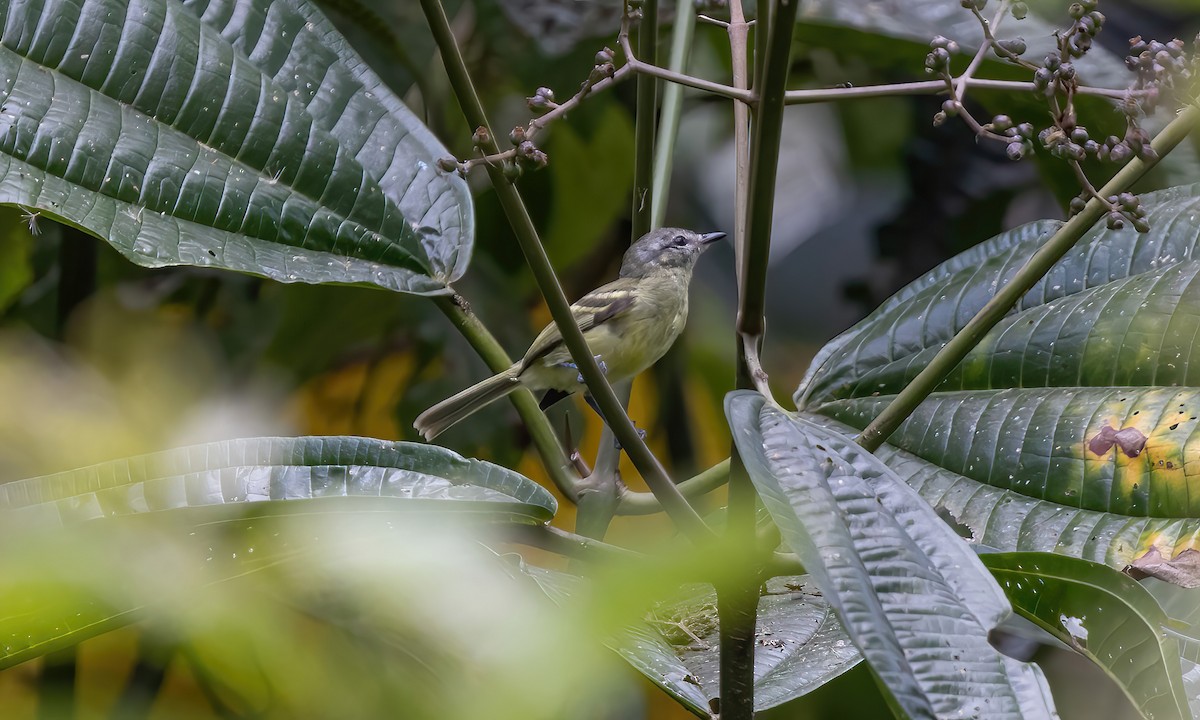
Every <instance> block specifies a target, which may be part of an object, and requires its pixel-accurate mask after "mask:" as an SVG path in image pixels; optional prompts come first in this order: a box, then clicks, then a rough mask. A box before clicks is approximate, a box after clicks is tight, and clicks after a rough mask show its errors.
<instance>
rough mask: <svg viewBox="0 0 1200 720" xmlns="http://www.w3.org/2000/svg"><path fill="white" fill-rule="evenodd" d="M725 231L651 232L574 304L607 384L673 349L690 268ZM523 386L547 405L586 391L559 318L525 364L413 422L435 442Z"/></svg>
mask: <svg viewBox="0 0 1200 720" xmlns="http://www.w3.org/2000/svg"><path fill="white" fill-rule="evenodd" d="M723 237H725V233H721V232H713V233H706V234H700V233H696V232H692V231H691V230H681V229H680V228H661V229H659V230H654V231H652V232H649V233H646V234H645V235H643V236H642V237H641V238H640V239H639V240H638V241H637V242H635V243H634V244H633V245H631V246H630V247H629V249H628V250H626V251H625V257H624V258H623V259H622V261H621V272H620V275H619V276H618V278H617V279H616V280H614V281H612V282H610V283H608V284H607V285H602V286H600V287H598V288H596V289H595V290H593V291H592V292H590V293H588V294H587V295H584V296H583V297H582V298H580V299H579V300H578V301H577V302H576V303H575V304H574V305H572V306H571V314H573V315H574V316H575V322H576V323H578V324H579V329H580V330H582V331H583V336H584V338H586V339H587V343H588V347H589V348H591V351H592V353H593V354H594V355H595V357H596V360H597V362H598V363H599V365H600V368H601V369H602V370H603V371H604V373H605V375H607V377H608V379H609V381H610V382H620V381H622V380H626V379H628V378H631V377H633V376H634V375H637V374H638V373H640V372H641V371H643V370H645V369H646V368H648V367H650V366H651V365H653V364H654V363H655V362H657V361H658V359H659V358H661V357H662V356H663V355H664V354H666V352H667V350H669V349H670V348H671V345H672V344H674V342H675V339H676V338H677V337H679V333H680V332H682V331H683V326H684V325H685V324H686V323H687V314H688V283H690V282H691V279H692V268H694V267H695V266H696V260H697V259H698V258H699V257H700V253H702V252H704V250H705V249H706V248H707V247H708V246H709V245H711V244H713V243H714V242H716V241H717V240H720V239H721V238H723ZM519 387H526V388H529V389H530V390H533V391H535V392H536V391H540V390H545V391H546V394H545V396H544V397H543V398H542V401H541V407H542V409H543V410H544V409H546V408H548V407H550V406H551V405H553V404H554V403H556V402H558V401H559V400H562V399H563V398H565V397H567V396H568V395H572V394H574V393H576V392H579V391H580V390H585V389H586V386H585V385H584V384H583V377H582V375H580V373H579V370H578V368H576V366H575V363H574V362H572V361H571V354H570V352H568V351H567V347H566V345H564V344H563V339H562V334H561V333H559V331H558V327H557V326H556V325H555V324H554V323H551V324H549V325H547V326H546V327H545V329H543V330H542V331H541V332H540V333H539V334H538V336H537V338H535V339H534V341H533V344H532V345H530V346H529V350H528V351H527V352H526V353H525V357H523V358H521V360H520V362H517V363H516V364H514V365H513V366H512V367H510V368H508V369H507V370H505V371H503V372H501V373H498V374H496V375H493V376H492V377H490V378H488V379H487V380H484V381H483V382H481V383H478V384H476V385H472V386H471V387H469V388H467V389H466V390H463V391H462V392H460V393H458V394H457V395H454V396H452V397H449V398H447V399H445V400H443V401H441V402H440V403H438V404H437V405H434V406H433V407H431V408H429V409H428V410H426V411H425V412H423V413H421V414H420V416H418V417H417V419H416V422H414V423H413V427H415V428H416V429H417V432H419V433H421V436H422V437H424V438H425V439H426V440H432V439H433V438H435V437H437V436H438V435H440V434H441V433H442V432H444V431H445V430H446V429H447V428H449V427H450V426H452V425H454V424H455V423H457V422H459V421H460V420H463V419H464V418H466V417H467V416H469V415H471V414H472V413H474V412H475V411H477V410H479V409H480V408H482V407H484V406H485V405H487V404H489V403H492V402H495V401H496V400H499V399H500V398H502V397H504V396H505V395H508V394H509V393H511V392H513V391H515V390H516V389H517V388H519ZM588 399H589V400H590V397H589V398H588Z"/></svg>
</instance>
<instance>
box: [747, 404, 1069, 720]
mask: <svg viewBox="0 0 1200 720" xmlns="http://www.w3.org/2000/svg"><path fill="white" fill-rule="evenodd" d="M726 415H727V416H728V418H729V425H730V428H731V429H732V431H733V436H734V441H735V442H736V443H737V448H738V451H739V453H740V454H741V456H742V459H743V461H744V462H745V464H746V469H747V470H748V471H749V474H750V477H751V479H752V480H753V481H754V485H755V488H756V489H757V490H758V493H759V496H760V497H762V500H763V504H764V505H765V506H766V508H767V510H768V511H769V512H770V513H771V517H773V518H774V519H775V522H776V524H777V525H778V526H779V529H780V532H781V533H782V536H783V540H784V542H785V543H786V544H787V545H788V546H789V547H791V549H792V550H794V551H795V552H796V553H798V554H799V555H800V560H801V562H803V563H804V567H805V568H806V569H807V570H808V571H809V573H811V575H812V577H813V579H814V580H815V581H816V583H817V585H818V587H820V589H821V592H822V594H823V595H824V596H825V598H826V599H827V600H828V602H829V604H830V605H832V606H833V607H834V608H836V609H837V611H838V615H839V617H840V618H841V620H842V623H843V624H844V625H845V626H846V630H847V631H848V632H849V634H850V636H851V637H852V638H853V639H854V642H855V644H856V645H857V646H858V648H859V650H861V651H862V653H863V655H864V656H865V657H866V659H867V661H868V662H870V663H871V668H872V670H874V672H875V674H876V676H877V677H878V678H879V680H880V682H881V684H882V685H883V687H884V688H885V690H886V691H887V693H889V694H890V696H891V697H892V699H893V701H894V703H895V704H896V705H897V706H898V707H899V708H901V709H902V711H903V712H904V713H907V714H908V715H909V716H912V717H955V716H959V715H962V716H976V717H982V716H986V717H1026V718H1044V717H1047V716H1054V715H1055V712H1054V702H1053V699H1052V698H1051V697H1050V692H1049V688H1048V687H1047V686H1046V682H1045V678H1043V677H1042V673H1041V671H1040V669H1038V667H1037V666H1036V665H1030V664H1027V663H1022V662H1018V661H1016V660H1013V659H1011V658H1007V657H1005V656H1004V655H1002V654H1000V653H999V652H997V651H996V649H995V648H993V647H992V646H991V645H990V644H989V643H988V633H989V632H990V631H991V630H992V628H994V627H996V625H997V624H998V623H999V622H1000V621H1001V620H1003V619H1004V618H1005V617H1006V616H1008V615H1009V613H1010V612H1011V608H1010V606H1009V604H1008V602H1007V600H1005V598H1004V595H1003V593H1002V592H1001V590H1000V588H999V587H998V586H997V585H996V582H995V581H994V580H993V579H992V577H991V576H990V575H988V573H987V571H986V570H985V569H984V568H983V565H982V564H981V563H980V562H979V560H978V558H976V557H975V554H974V552H972V551H971V549H970V548H969V547H968V546H967V545H966V543H964V542H963V541H962V539H961V538H959V537H958V536H957V535H956V534H955V533H954V531H953V530H952V529H951V528H950V526H948V525H947V524H945V523H944V522H943V521H942V520H941V518H939V517H938V516H937V515H936V513H934V511H933V510H932V509H931V508H930V507H929V505H928V504H926V503H925V501H923V500H922V499H921V498H920V496H918V495H917V494H916V492H915V491H914V490H912V489H911V488H909V487H908V486H907V485H905V484H904V482H903V481H901V480H900V478H898V477H897V476H896V475H895V473H893V472H891V471H890V470H888V468H887V466H885V465H884V464H883V463H882V462H881V461H879V460H877V459H876V458H875V457H874V456H873V455H871V454H870V453H868V452H866V451H865V450H863V449H862V448H861V447H859V446H858V445H856V444H855V443H854V442H853V441H852V440H850V439H849V438H848V437H845V436H842V435H838V434H836V433H834V432H831V431H829V430H826V429H824V428H822V427H820V426H818V425H816V424H813V423H811V422H808V421H806V420H804V419H803V418H801V417H798V416H796V415H793V414H789V413H786V412H784V411H783V410H782V409H780V408H779V407H777V406H775V405H773V404H770V403H767V402H766V401H765V399H764V398H763V397H762V396H761V395H759V394H758V393H754V392H745V391H741V392H734V393H730V395H728V396H727V398H726Z"/></svg>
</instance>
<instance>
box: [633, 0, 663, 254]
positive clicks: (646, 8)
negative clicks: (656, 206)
mask: <svg viewBox="0 0 1200 720" xmlns="http://www.w3.org/2000/svg"><path fill="white" fill-rule="evenodd" d="M637 41H638V57H639V58H640V59H641V60H642V61H643V62H645V63H646V64H648V65H655V64H657V56H658V0H646V1H645V2H644V3H643V4H642V22H641V24H640V25H639V26H638V33H637ZM627 59H628V58H627ZM634 71H635V72H636V71H637V68H636V67H635V68H634ZM657 111H658V80H657V79H655V77H654V76H653V75H649V74H646V73H639V74H638V77H637V110H636V113H635V116H634V129H633V147H634V156H633V214H632V222H633V239H634V240H637V239H638V238H640V237H641V236H643V235H645V234H646V233H648V232H650V226H651V219H650V210H651V207H652V205H653V202H654V188H653V181H654V178H653V173H654V125H655V118H656V117H657V115H658V113H657Z"/></svg>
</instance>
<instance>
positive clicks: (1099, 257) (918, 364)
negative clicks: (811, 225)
mask: <svg viewBox="0 0 1200 720" xmlns="http://www.w3.org/2000/svg"><path fill="white" fill-rule="evenodd" d="M1141 202H1142V204H1143V205H1145V206H1146V208H1147V211H1148V214H1147V218H1148V220H1149V222H1150V225H1151V228H1150V232H1148V233H1144V234H1143V233H1137V232H1135V231H1133V230H1132V229H1128V230H1117V231H1114V230H1108V229H1106V228H1105V227H1104V226H1103V224H1100V225H1097V226H1096V227H1094V228H1092V230H1090V231H1089V232H1088V233H1087V234H1086V235H1084V237H1083V238H1082V239H1080V241H1079V242H1078V243H1076V245H1075V247H1074V248H1072V249H1071V250H1070V251H1069V252H1068V253H1067V254H1066V255H1064V256H1063V258H1062V259H1061V260H1060V261H1059V262H1058V263H1057V264H1055V266H1054V267H1053V268H1052V269H1051V271H1050V272H1049V273H1048V274H1047V275H1046V276H1045V277H1044V278H1042V279H1041V280H1040V281H1039V282H1038V283H1037V284H1036V285H1034V287H1033V288H1032V289H1031V290H1030V291H1029V292H1028V293H1027V294H1026V295H1025V296H1024V297H1023V298H1022V299H1021V301H1020V302H1019V303H1018V305H1017V307H1016V309H1015V311H1014V312H1013V313H1012V314H1011V315H1010V316H1009V317H1007V318H1005V319H1004V321H1002V323H1001V324H1000V325H998V326H997V328H996V329H995V330H993V331H992V332H991V333H989V334H988V336H987V337H986V338H985V339H984V341H983V342H982V343H981V347H980V348H977V349H976V350H975V351H974V352H973V353H972V354H971V355H969V356H968V358H967V359H966V360H964V362H963V364H962V366H961V367H960V368H959V369H958V370H957V371H956V372H955V373H954V374H953V375H952V376H951V377H950V378H949V379H947V381H946V384H945V385H944V386H943V388H944V389H946V390H976V389H988V388H1010V387H1047V386H1064V385H1096V386H1100V387H1107V386H1110V385H1144V384H1164V385H1165V384H1172V383H1175V384H1190V383H1191V382H1194V381H1195V380H1197V379H1200V376H1190V375H1189V374H1188V362H1187V360H1188V355H1187V354H1184V353H1190V352H1191V345H1190V340H1191V337H1190V335H1189V336H1187V337H1186V338H1181V335H1184V334H1186V333H1187V332H1188V331H1189V327H1188V325H1187V323H1188V314H1189V313H1190V312H1192V311H1193V308H1194V307H1195V303H1196V302H1197V300H1198V299H1197V297H1196V294H1197V293H1198V292H1200V285H1193V284H1192V282H1191V278H1192V277H1193V275H1194V274H1195V272H1196V266H1195V265H1194V263H1196V262H1200V258H1197V257H1196V251H1197V245H1198V241H1200V231H1198V230H1197V228H1200V224H1197V222H1196V219H1197V217H1200V185H1185V186H1181V187H1177V188H1171V189H1169V190H1163V191H1160V192H1155V193H1148V194H1146V195H1144V196H1142V198H1141ZM1055 229H1057V223H1047V222H1039V223H1031V224H1029V225H1024V226H1021V227H1018V228H1015V229H1013V230H1010V231H1008V232H1005V233H1001V234H1000V235H998V236H996V237H995V238H993V239H991V240H989V241H987V242H985V243H982V244H981V245H978V246H976V247H974V248H972V249H971V250H969V251H967V252H965V253H963V254H961V255H959V256H958V257H955V258H952V259H951V260H949V261H947V262H946V263H943V264H942V265H940V266H938V267H937V268H934V269H933V270H931V271H930V272H929V273H927V274H926V275H925V276H923V277H921V278H919V279H917V280H916V281H914V282H913V283H912V284H910V285H909V286H908V287H906V288H904V289H903V290H901V291H900V292H898V293H897V294H896V295H895V296H893V297H892V298H891V299H889V300H887V301H886V302H884V303H883V304H882V305H881V306H880V307H879V308H878V309H876V310H875V311H874V312H873V313H871V314H870V315H869V316H867V318H866V319H864V320H863V321H862V322H860V323H859V324H857V325H855V326H854V327H853V328H851V329H850V330H848V331H846V332H845V333H843V334H842V335H840V336H838V337H837V338H835V339H834V340H832V341H831V342H830V343H829V344H828V345H827V346H826V347H825V348H824V349H823V350H822V351H821V353H820V354H819V355H818V358H817V360H815V361H814V362H813V364H812V366H811V369H810V370H809V373H808V375H807V376H806V378H805V380H804V381H803V382H802V384H801V387H800V390H799V391H798V392H797V402H804V403H805V404H806V405H808V406H810V407H813V406H816V405H818V404H819V403H820V402H824V401H827V400H831V399H835V398H848V397H864V396H870V395H872V394H881V395H887V394H891V393H894V392H898V391H899V389H900V388H901V387H903V385H904V384H905V383H906V382H907V380H908V379H911V377H912V376H914V375H915V373H916V372H918V371H919V370H920V369H921V368H923V367H924V366H925V364H926V363H927V362H928V360H929V358H930V357H931V356H932V354H933V353H935V352H936V351H937V349H939V348H940V347H941V345H942V344H943V343H945V342H946V341H947V340H949V339H950V338H951V337H953V336H954V334H955V333H956V332H957V331H958V330H959V329H961V328H962V327H963V326H964V325H966V323H967V321H968V320H970V319H971V317H973V316H974V315H975V313H976V312H978V311H979V310H980V309H981V308H982V307H983V306H984V304H985V303H987V301H988V300H990V299H991V297H992V296H993V295H994V294H995V292H996V289H997V288H998V287H1000V286H1001V285H1003V284H1004V283H1006V282H1008V280H1009V279H1010V278H1011V277H1012V276H1013V274H1014V273H1016V271H1017V270H1018V269H1019V268H1020V267H1021V266H1022V265H1023V264H1024V263H1025V261H1026V260H1027V259H1028V258H1029V257H1030V256H1031V255H1032V254H1033V252H1034V251H1035V250H1037V248H1038V247H1040V246H1041V244H1042V243H1043V242H1044V241H1045V239H1046V238H1047V237H1049V235H1050V234H1051V233H1052V232H1053V231H1054V230H1055ZM1148 292H1149V293H1151V296H1150V297H1147V293H1148ZM1143 302H1147V303H1149V302H1153V303H1154V305H1153V307H1151V305H1150V304H1147V305H1146V306H1145V307H1142V303H1143ZM1137 312H1141V316H1140V317H1139V318H1135V317H1134V313H1137ZM1068 317H1070V318H1071V322H1067V318H1068ZM1135 320H1136V322H1135ZM1126 333H1128V336H1127V337H1126ZM1123 339H1124V340H1127V341H1126V342H1122V341H1121V340H1123ZM1164 343H1165V347H1162V348H1161V349H1160V346H1162V345H1164ZM1176 353H1180V355H1179V356H1178V357H1177V356H1176ZM1198 366H1200V365H1198ZM1018 381H1019V384H1017V383H1018Z"/></svg>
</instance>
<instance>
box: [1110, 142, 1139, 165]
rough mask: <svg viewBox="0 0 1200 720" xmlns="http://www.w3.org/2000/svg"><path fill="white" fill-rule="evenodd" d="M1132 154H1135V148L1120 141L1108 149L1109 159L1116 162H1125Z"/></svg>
mask: <svg viewBox="0 0 1200 720" xmlns="http://www.w3.org/2000/svg"><path fill="white" fill-rule="evenodd" d="M1132 156H1133V149H1132V148H1130V147H1129V146H1128V145H1126V144H1125V143H1119V144H1117V145H1113V147H1112V149H1111V150H1109V151H1108V159H1109V160H1112V161H1113V162H1115V163H1122V162H1125V161H1126V160H1128V159H1129V158H1130V157H1132Z"/></svg>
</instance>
